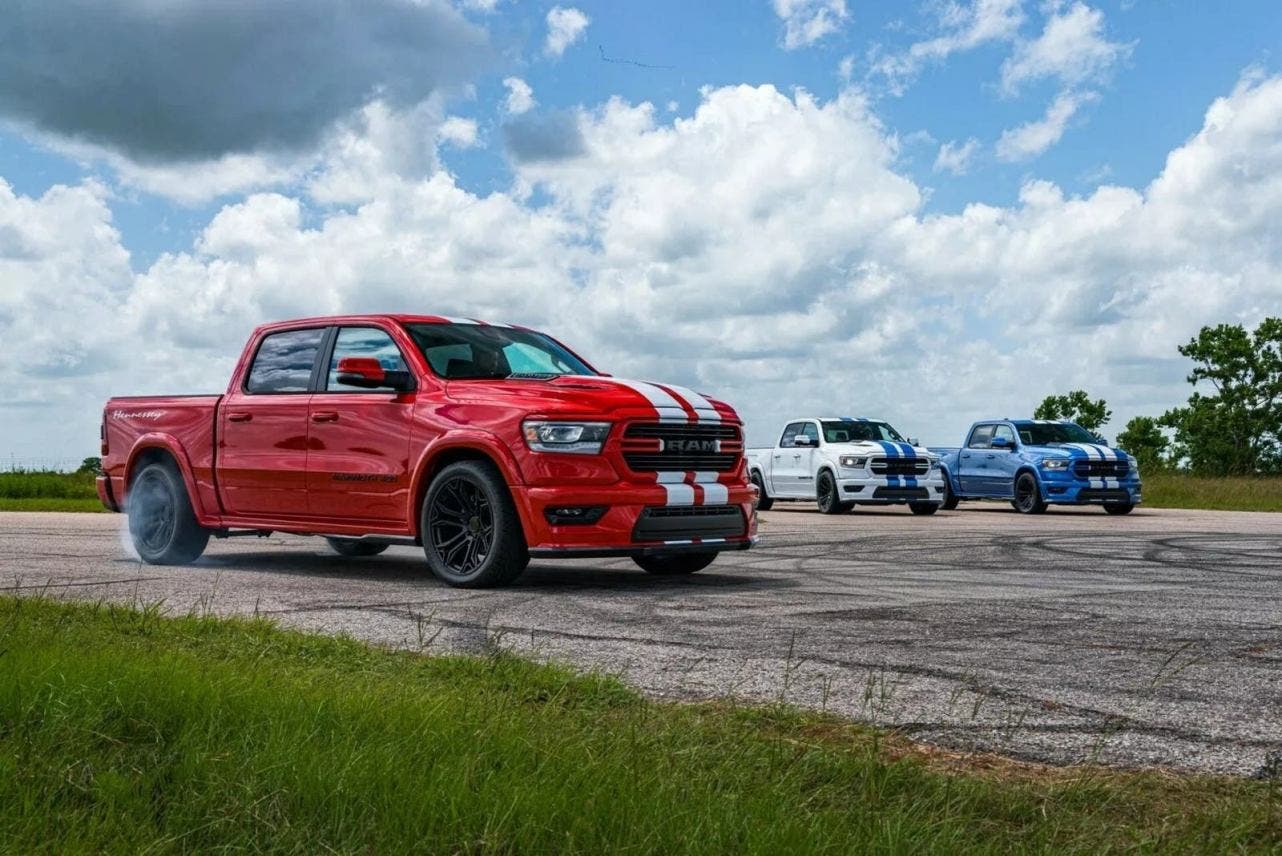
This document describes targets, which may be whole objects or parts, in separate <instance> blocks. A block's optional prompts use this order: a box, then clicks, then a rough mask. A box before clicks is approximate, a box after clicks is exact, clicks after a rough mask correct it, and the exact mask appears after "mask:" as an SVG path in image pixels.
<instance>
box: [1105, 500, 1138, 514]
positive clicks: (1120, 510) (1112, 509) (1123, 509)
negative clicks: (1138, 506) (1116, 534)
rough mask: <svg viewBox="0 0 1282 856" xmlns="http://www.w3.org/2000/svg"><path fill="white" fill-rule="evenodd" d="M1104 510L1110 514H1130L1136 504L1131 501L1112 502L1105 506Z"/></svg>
mask: <svg viewBox="0 0 1282 856" xmlns="http://www.w3.org/2000/svg"><path fill="white" fill-rule="evenodd" d="M1104 510H1105V511H1106V512H1108V513H1109V514H1130V513H1131V512H1132V511H1134V510H1135V506H1134V504H1132V503H1129V502H1110V503H1108V504H1107V505H1105V506H1104Z"/></svg>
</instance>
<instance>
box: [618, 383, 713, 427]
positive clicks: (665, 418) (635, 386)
mask: <svg viewBox="0 0 1282 856" xmlns="http://www.w3.org/2000/svg"><path fill="white" fill-rule="evenodd" d="M598 380H603V381H605V382H607V383H617V384H619V385H620V386H626V387H627V388H628V389H630V390H632V391H633V392H638V393H640V394H641V395H642V396H644V397H645V399H646V401H648V402H650V406H651V407H653V408H654V410H655V413H657V414H658V415H659V421H660V422H689V421H690V417H689V416H688V415H687V414H686V409H685V408H684V407H682V406H681V402H679V401H677V400H676V399H675V398H673V397H672V396H671V395H669V394H668V393H667V392H665V391H663V390H662V389H660V388H659V387H657V386H655V385H654V384H652V383H646V382H645V381H641V380H624V379H623V378H619V377H609V378H598Z"/></svg>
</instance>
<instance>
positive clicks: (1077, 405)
mask: <svg viewBox="0 0 1282 856" xmlns="http://www.w3.org/2000/svg"><path fill="white" fill-rule="evenodd" d="M1112 415H1113V411H1111V410H1109V409H1108V405H1107V404H1106V403H1105V402H1104V399H1102V398H1101V399H1098V400H1096V401H1091V397H1090V396H1089V395H1087V394H1086V393H1085V391H1083V390H1080V389H1075V390H1073V391H1072V392H1070V393H1069V394H1068V395H1048V396H1046V398H1044V399H1043V400H1042V403H1041V404H1039V405H1037V409H1036V410H1034V411H1033V418H1034V419H1067V420H1068V421H1070V422H1076V423H1077V424H1078V425H1081V426H1082V427H1083V428H1085V429H1086V430H1087V431H1090V432H1091V433H1092V434H1095V433H1098V432H1099V429H1100V428H1101V427H1102V426H1103V425H1104V423H1105V422H1107V421H1108V418H1109V417H1110V416H1112Z"/></svg>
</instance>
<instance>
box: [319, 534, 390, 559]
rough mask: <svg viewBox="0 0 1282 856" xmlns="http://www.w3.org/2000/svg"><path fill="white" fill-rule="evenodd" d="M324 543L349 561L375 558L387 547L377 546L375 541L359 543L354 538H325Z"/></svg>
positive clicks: (384, 545)
mask: <svg viewBox="0 0 1282 856" xmlns="http://www.w3.org/2000/svg"><path fill="white" fill-rule="evenodd" d="M325 541H326V543H328V544H329V548H330V549H331V550H333V551H334V552H335V553H337V554H338V555H340V556H346V557H348V558H349V559H363V558H366V557H368V556H377V555H378V554H379V553H381V552H383V551H384V550H386V549H387V548H388V546H389V545H387V544H379V543H378V542H376V541H361V540H358V539H356V538H326V539H325Z"/></svg>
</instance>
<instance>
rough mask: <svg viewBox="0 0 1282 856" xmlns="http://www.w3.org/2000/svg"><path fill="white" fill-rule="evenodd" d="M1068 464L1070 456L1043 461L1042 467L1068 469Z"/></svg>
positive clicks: (1045, 468)
mask: <svg viewBox="0 0 1282 856" xmlns="http://www.w3.org/2000/svg"><path fill="white" fill-rule="evenodd" d="M1068 464H1069V460H1068V458H1051V459H1049V460H1046V461H1042V469H1044V470H1066V469H1068Z"/></svg>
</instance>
